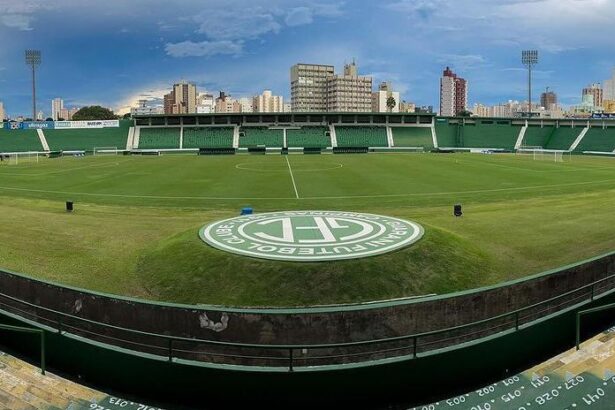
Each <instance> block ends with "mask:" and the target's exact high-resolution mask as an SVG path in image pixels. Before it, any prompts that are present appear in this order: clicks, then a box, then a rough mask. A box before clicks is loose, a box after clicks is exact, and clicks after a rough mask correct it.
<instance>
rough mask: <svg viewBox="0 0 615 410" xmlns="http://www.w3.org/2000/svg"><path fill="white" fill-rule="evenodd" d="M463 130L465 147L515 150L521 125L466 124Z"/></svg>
mask: <svg viewBox="0 0 615 410" xmlns="http://www.w3.org/2000/svg"><path fill="white" fill-rule="evenodd" d="M462 130H463V146H464V147H468V148H500V149H505V150H513V149H514V148H515V143H516V142H517V138H519V132H520V131H521V127H519V126H512V125H495V124H493V125H488V126H484V125H465V126H464V127H462Z"/></svg>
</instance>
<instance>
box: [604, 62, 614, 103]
mask: <svg viewBox="0 0 615 410" xmlns="http://www.w3.org/2000/svg"><path fill="white" fill-rule="evenodd" d="M603 91H604V92H603V99H604V100H609V101H615V68H614V69H613V76H612V77H611V78H609V79H608V80H605V81H604V90H603Z"/></svg>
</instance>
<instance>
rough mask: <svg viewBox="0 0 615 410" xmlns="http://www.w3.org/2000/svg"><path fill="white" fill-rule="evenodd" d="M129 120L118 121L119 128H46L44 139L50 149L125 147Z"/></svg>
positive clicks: (129, 125) (129, 124) (70, 149)
mask: <svg viewBox="0 0 615 410" xmlns="http://www.w3.org/2000/svg"><path fill="white" fill-rule="evenodd" d="M131 125H132V121H130V120H122V121H120V126H119V128H88V129H66V130H64V129H46V130H43V133H44V134H45V139H46V140H47V143H48V144H49V148H50V149H51V150H52V151H78V150H79V151H92V150H94V148H95V147H116V148H117V149H120V150H123V149H124V148H125V147H126V140H127V138H128V130H129V129H130V127H131Z"/></svg>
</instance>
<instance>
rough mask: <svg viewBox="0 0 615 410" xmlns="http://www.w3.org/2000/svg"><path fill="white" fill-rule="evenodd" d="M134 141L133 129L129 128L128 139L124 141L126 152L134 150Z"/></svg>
mask: <svg viewBox="0 0 615 410" xmlns="http://www.w3.org/2000/svg"><path fill="white" fill-rule="evenodd" d="M134 139H135V127H130V128H129V129H128V138H127V139H126V151H130V150H132V149H133V148H134Z"/></svg>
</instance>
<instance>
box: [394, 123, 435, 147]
mask: <svg viewBox="0 0 615 410" xmlns="http://www.w3.org/2000/svg"><path fill="white" fill-rule="evenodd" d="M391 130H392V131H393V142H394V145H395V146H396V147H423V148H425V149H430V148H433V138H432V136H431V128H428V127H391Z"/></svg>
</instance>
